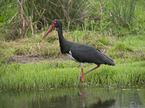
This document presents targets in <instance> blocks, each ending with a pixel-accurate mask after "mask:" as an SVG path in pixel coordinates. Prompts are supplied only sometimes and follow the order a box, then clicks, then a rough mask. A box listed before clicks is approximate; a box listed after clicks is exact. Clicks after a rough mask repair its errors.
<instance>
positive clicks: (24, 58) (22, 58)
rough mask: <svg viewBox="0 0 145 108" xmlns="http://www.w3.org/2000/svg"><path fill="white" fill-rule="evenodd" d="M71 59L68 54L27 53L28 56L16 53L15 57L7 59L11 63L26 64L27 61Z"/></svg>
mask: <svg viewBox="0 0 145 108" xmlns="http://www.w3.org/2000/svg"><path fill="white" fill-rule="evenodd" d="M55 59H56V60H69V57H68V56H67V55H59V56H57V57H48V56H46V57H43V56H39V55H27V56H23V55H21V56H20V55H15V56H13V57H10V58H9V59H8V61H7V63H8V64H11V63H14V62H16V63H22V64H26V63H30V62H39V61H52V60H55Z"/></svg>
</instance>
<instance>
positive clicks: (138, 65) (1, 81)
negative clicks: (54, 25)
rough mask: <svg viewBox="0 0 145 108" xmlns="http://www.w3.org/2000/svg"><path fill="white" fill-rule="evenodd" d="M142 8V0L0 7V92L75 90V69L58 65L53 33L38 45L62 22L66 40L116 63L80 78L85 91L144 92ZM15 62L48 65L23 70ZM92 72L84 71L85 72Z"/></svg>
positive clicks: (15, 2)
mask: <svg viewBox="0 0 145 108" xmlns="http://www.w3.org/2000/svg"><path fill="white" fill-rule="evenodd" d="M44 4H45V5H44ZM46 4H48V5H49V6H47V5H46ZM76 4H77V5H76ZM144 4H145V2H144V0H139V1H137V0H120V1H119V0H99V1H94V0H82V1H81V2H80V1H78V0H75V1H70V0H68V1H61V0H49V1H48V0H42V1H41V3H40V1H37V0H33V1H28V0H25V1H24V0H11V1H8V2H5V0H2V1H0V9H1V11H0V31H1V32H0V89H2V90H11V89H13V90H26V89H35V88H36V89H39V88H44V89H45V88H54V87H62V86H63V87H72V86H80V83H77V78H78V77H79V75H80V74H81V70H80V66H79V64H78V63H76V62H74V61H70V60H68V59H67V58H66V57H65V56H64V57H63V58H62V59H58V58H61V57H62V54H61V53H60V49H59V41H58V36H57V32H56V31H53V32H52V33H51V34H49V36H47V38H45V39H44V40H43V41H40V39H41V38H42V36H43V35H44V33H45V32H46V29H48V27H49V25H50V24H51V22H52V20H54V19H56V18H58V19H61V20H62V22H63V29H64V30H63V31H64V32H63V33H64V37H65V38H66V40H69V41H73V42H78V43H84V44H87V45H91V46H94V47H96V48H97V49H98V50H100V51H101V52H103V53H105V54H106V55H108V56H109V57H111V58H113V60H114V61H115V63H116V65H115V66H114V67H111V66H106V65H101V67H100V68H99V69H97V70H94V71H93V72H91V73H89V74H87V75H85V79H86V80H85V83H86V86H103V87H127V86H145V26H144V25H145V21H144V20H145V9H144ZM52 7H53V9H52ZM12 8H13V9H12ZM7 13H10V14H9V15H7ZM48 16H51V17H48ZM44 28H45V29H44ZM16 56H22V57H21V58H23V57H25V56H31V57H39V56H40V57H43V58H46V59H47V58H51V59H50V60H48V61H47V62H46V61H39V62H36V63H34V62H29V63H26V64H22V63H16V61H15V57H16ZM10 61H12V62H10ZM94 66H95V65H94V64H88V65H86V68H85V71H87V70H89V69H91V68H93V67H94Z"/></svg>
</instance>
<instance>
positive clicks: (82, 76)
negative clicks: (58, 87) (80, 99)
mask: <svg viewBox="0 0 145 108" xmlns="http://www.w3.org/2000/svg"><path fill="white" fill-rule="evenodd" d="M81 71H82V75H81V78H82V83H84V80H85V78H84V72H83V68H82V67H81Z"/></svg>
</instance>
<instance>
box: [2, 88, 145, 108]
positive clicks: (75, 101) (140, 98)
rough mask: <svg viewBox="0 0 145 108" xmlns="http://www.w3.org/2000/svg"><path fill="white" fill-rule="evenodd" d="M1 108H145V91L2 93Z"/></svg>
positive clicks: (98, 90)
mask: <svg viewBox="0 0 145 108" xmlns="http://www.w3.org/2000/svg"><path fill="white" fill-rule="evenodd" d="M0 108H145V90H144V89H105V88H71V89H66V88H65V89H51V90H50V89H49V90H39V91H31V92H30V91H29V92H0Z"/></svg>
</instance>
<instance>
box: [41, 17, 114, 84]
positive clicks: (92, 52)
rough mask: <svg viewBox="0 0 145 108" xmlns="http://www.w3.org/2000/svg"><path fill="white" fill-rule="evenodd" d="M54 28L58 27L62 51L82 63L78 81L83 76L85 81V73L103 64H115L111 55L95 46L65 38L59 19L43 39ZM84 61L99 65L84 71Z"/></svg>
mask: <svg viewBox="0 0 145 108" xmlns="http://www.w3.org/2000/svg"><path fill="white" fill-rule="evenodd" d="M54 28H56V29H57V32H58V36H59V43H60V49H61V53H62V54H68V55H69V56H70V58H71V59H73V60H75V61H77V62H79V63H81V71H82V75H80V76H79V78H78V81H79V79H80V78H81V80H82V83H84V75H85V74H87V73H89V72H91V71H93V70H94V69H97V68H99V67H100V65H101V64H107V65H113V66H114V65H115V63H114V62H113V60H112V59H111V58H110V57H108V56H106V55H105V54H103V53H101V52H100V51H98V50H97V49H96V48H95V47H92V46H89V45H85V44H82V43H75V42H70V41H67V40H65V38H64V37H63V32H62V23H61V21H60V20H58V19H56V20H54V21H53V22H52V25H51V26H50V27H49V29H48V31H47V32H46V34H45V35H44V36H43V37H42V39H44V38H45V37H46V36H47V35H48V34H49V33H50V32H51V31H52V30H53V29H54ZM42 39H41V40H42ZM83 63H95V64H96V65H97V66H96V67H94V68H93V69H91V70H89V71H87V72H86V73H84V72H83Z"/></svg>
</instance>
